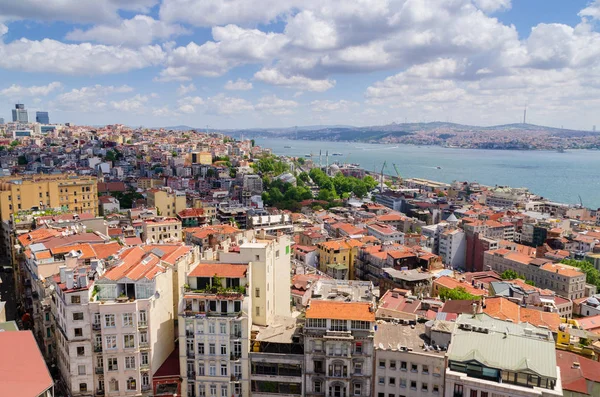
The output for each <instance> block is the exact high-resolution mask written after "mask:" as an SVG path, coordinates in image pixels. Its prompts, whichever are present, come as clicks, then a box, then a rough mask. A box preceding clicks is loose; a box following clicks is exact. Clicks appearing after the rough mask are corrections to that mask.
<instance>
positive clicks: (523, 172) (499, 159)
mask: <svg viewBox="0 0 600 397" xmlns="http://www.w3.org/2000/svg"><path fill="white" fill-rule="evenodd" d="M255 141H256V144H257V145H260V146H263V147H268V148H271V149H272V150H273V153H274V154H277V155H285V156H301V157H305V155H307V154H312V155H313V157H312V159H313V160H314V161H316V162H318V161H319V160H318V159H319V152H321V153H322V157H321V158H322V164H323V165H325V162H326V158H325V155H326V152H327V151H328V152H329V163H330V164H331V163H333V162H338V163H340V164H342V163H356V164H360V166H361V167H363V168H365V169H367V170H369V171H375V172H381V168H382V166H383V163H384V162H386V168H385V169H384V173H385V174H387V175H396V171H395V170H394V164H395V165H396V168H397V169H398V172H399V173H400V175H401V176H402V177H403V178H424V179H429V180H433V181H439V182H446V183H451V182H453V181H456V180H457V181H469V182H479V183H481V184H483V185H487V186H495V185H501V186H511V187H526V188H528V189H529V190H530V191H531V192H533V193H535V194H538V195H540V196H543V197H545V198H547V199H549V200H551V201H554V202H559V203H568V204H579V203H580V198H581V202H582V203H583V205H584V206H585V207H588V208H592V209H597V208H600V151H597V150H567V151H565V152H563V153H559V152H556V151H521V150H481V149H458V148H448V147H441V146H416V145H400V144H367V143H356V142H325V141H304V140H299V141H298V140H289V139H272V138H269V139H261V138H257V139H255ZM333 153H336V154H338V155H336V156H334V155H333Z"/></svg>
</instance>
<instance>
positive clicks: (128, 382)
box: [127, 377, 137, 390]
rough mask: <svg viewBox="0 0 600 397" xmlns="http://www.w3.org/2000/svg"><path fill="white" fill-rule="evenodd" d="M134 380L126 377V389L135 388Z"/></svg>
mask: <svg viewBox="0 0 600 397" xmlns="http://www.w3.org/2000/svg"><path fill="white" fill-rule="evenodd" d="M136 386H137V385H136V381H135V379H133V378H132V377H129V379H127V390H135V389H136Z"/></svg>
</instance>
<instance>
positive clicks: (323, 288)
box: [311, 278, 379, 304]
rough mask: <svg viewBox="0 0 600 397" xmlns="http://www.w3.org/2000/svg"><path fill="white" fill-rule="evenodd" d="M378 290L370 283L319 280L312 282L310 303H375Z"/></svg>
mask: <svg viewBox="0 0 600 397" xmlns="http://www.w3.org/2000/svg"><path fill="white" fill-rule="evenodd" d="M377 295H379V290H377V289H375V288H374V287H373V283H372V282H370V281H357V280H332V279H323V278H322V279H319V280H316V281H315V282H314V285H313V290H312V298H311V299H312V301H313V302H314V301H316V300H327V301H341V302H370V303H373V304H374V303H375V297H376V296H377Z"/></svg>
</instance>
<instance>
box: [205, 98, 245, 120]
mask: <svg viewBox="0 0 600 397" xmlns="http://www.w3.org/2000/svg"><path fill="white" fill-rule="evenodd" d="M253 109H254V106H253V105H252V103H250V102H248V101H247V100H245V99H242V98H237V97H230V96H227V95H225V94H222V93H221V94H218V95H215V96H213V97H210V98H208V100H207V109H206V113H207V114H212V115H226V116H228V115H233V114H238V113H243V112H248V111H251V110H253Z"/></svg>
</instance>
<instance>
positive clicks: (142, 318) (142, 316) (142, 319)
mask: <svg viewBox="0 0 600 397" xmlns="http://www.w3.org/2000/svg"><path fill="white" fill-rule="evenodd" d="M146 324H147V322H146V311H145V310H140V318H139V320H138V325H140V326H145V325H146Z"/></svg>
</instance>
